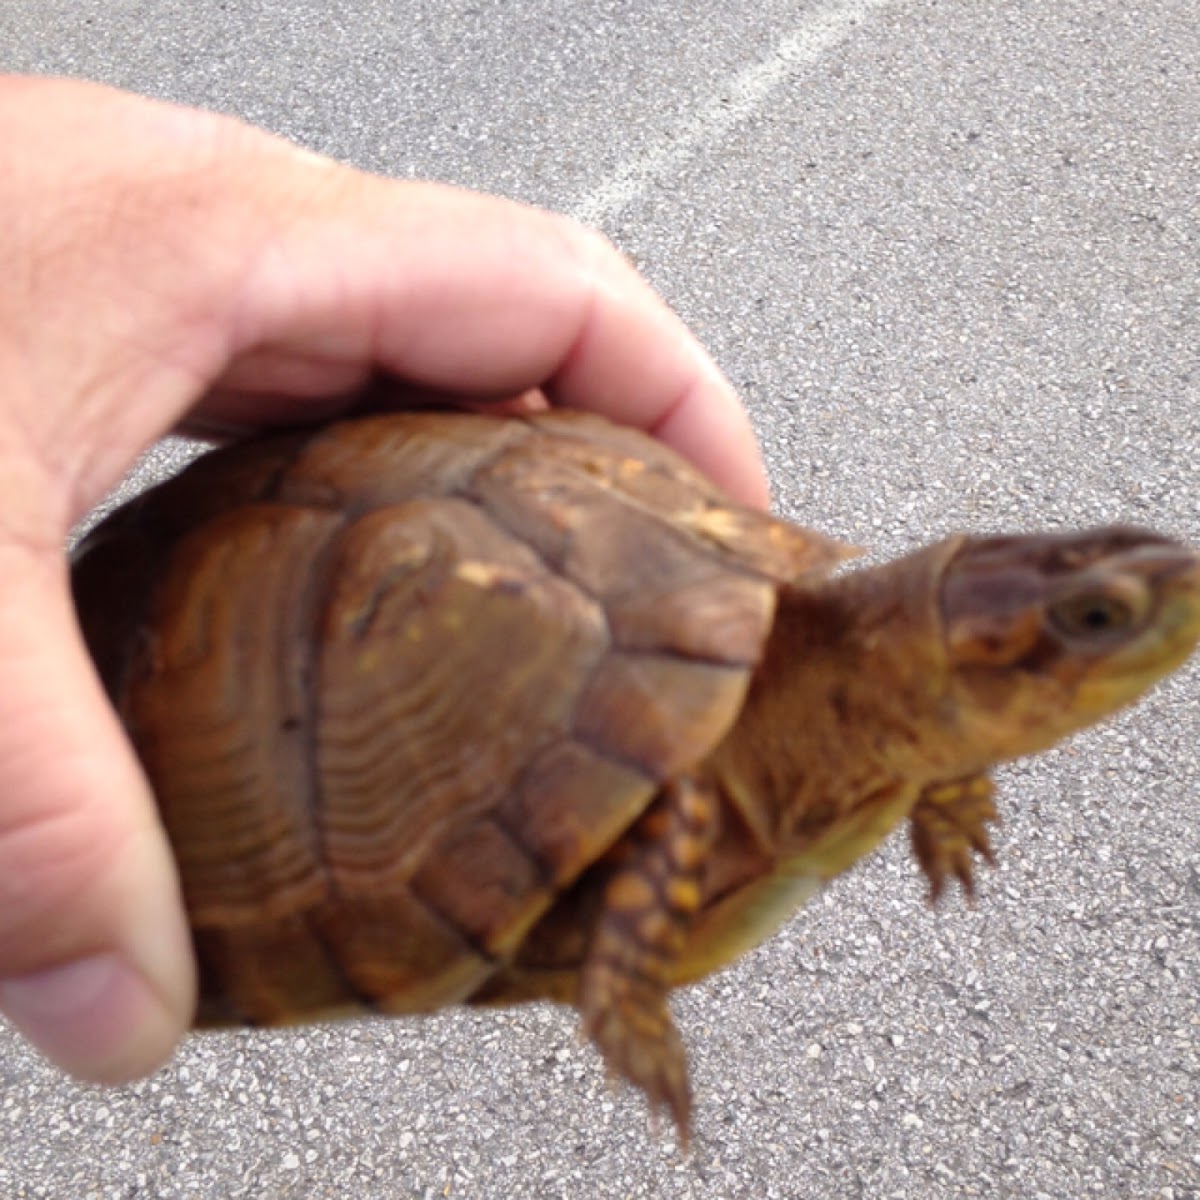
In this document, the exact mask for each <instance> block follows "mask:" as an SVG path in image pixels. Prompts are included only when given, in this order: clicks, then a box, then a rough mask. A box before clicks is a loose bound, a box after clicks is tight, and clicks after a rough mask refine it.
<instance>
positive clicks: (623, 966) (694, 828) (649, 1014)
mask: <svg viewBox="0 0 1200 1200" xmlns="http://www.w3.org/2000/svg"><path fill="white" fill-rule="evenodd" d="M716 817H717V805H716V801H715V799H714V798H713V797H712V796H711V795H710V794H708V793H706V792H704V791H702V790H701V789H700V788H698V787H696V786H695V784H693V783H691V782H690V781H687V780H679V781H676V782H673V783H671V784H668V785H667V787H666V788H665V789H664V791H663V794H662V796H661V797H660V798H659V799H658V800H657V801H656V802H655V804H654V806H653V807H652V808H651V809H649V811H648V812H647V813H646V815H645V816H644V817H643V818H642V820H641V821H640V822H639V823H638V824H637V825H636V826H635V827H634V830H633V832H632V834H631V835H630V836H631V842H632V844H631V845H629V846H628V848H627V850H626V852H625V854H624V855H623V857H622V858H621V859H620V860H619V862H618V864H617V866H616V868H615V870H614V872H613V875H612V877H611V878H610V879H609V881H608V883H607V884H606V885H605V888H604V895H603V899H602V901H601V907H600V915H599V918H598V920H597V922H596V927H595V930H594V932H593V935H592V943H591V946H590V948H589V950H588V956H587V961H586V962H585V963H584V967H583V972H582V976H581V980H580V992H579V1007H580V1010H581V1012H582V1014H583V1028H584V1031H585V1032H586V1033H587V1035H588V1036H589V1037H590V1038H591V1039H592V1041H593V1042H594V1043H595V1044H596V1046H597V1047H598V1049H599V1050H600V1053H601V1054H603V1056H604V1061H605V1062H606V1064H607V1065H608V1069H609V1071H610V1072H611V1073H612V1074H614V1075H619V1076H622V1077H623V1078H625V1079H627V1080H629V1082H630V1083H633V1084H635V1085H636V1086H637V1087H639V1088H641V1089H642V1091H644V1092H645V1093H646V1096H647V1098H648V1099H649V1101H650V1103H651V1105H652V1106H653V1107H656V1108H658V1107H665V1108H667V1109H668V1110H669V1111H670V1113H671V1116H672V1118H673V1119H674V1121H675V1126H676V1128H677V1129H678V1131H679V1138H680V1141H681V1142H682V1143H683V1145H684V1146H685V1147H686V1145H687V1140H688V1130H689V1118H690V1111H691V1092H690V1089H689V1086H688V1076H687V1060H686V1056H685V1054H684V1049H683V1042H682V1041H681V1040H680V1037H679V1031H678V1030H677V1029H676V1028H675V1023H674V1021H673V1020H672V1018H671V1012H670V1009H669V1007H668V1005H667V994H668V991H669V986H668V983H667V979H668V976H669V973H670V965H671V963H672V962H673V960H674V959H676V958H677V957H678V955H679V954H680V952H681V950H682V949H683V945H684V941H685V939H686V936H687V930H688V926H689V924H690V922H691V919H692V917H693V916H694V915H695V913H696V912H697V910H698V909H699V907H700V899H701V876H702V872H703V869H704V862H705V859H706V857H707V855H708V851H709V848H710V847H711V846H712V843H713V838H714V834H715V830H716Z"/></svg>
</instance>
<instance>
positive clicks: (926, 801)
mask: <svg viewBox="0 0 1200 1200" xmlns="http://www.w3.org/2000/svg"><path fill="white" fill-rule="evenodd" d="M995 790H996V789H995V786H994V785H993V783H992V781H991V780H990V779H989V778H988V777H987V776H986V775H971V776H968V777H967V778H965V779H955V780H952V781H951V782H949V783H938V784H933V785H931V786H930V787H927V788H926V789H925V790H924V791H923V792H922V793H921V796H920V798H919V799H918V800H917V803H916V805H915V806H914V808H913V811H912V845H913V852H914V853H915V854H916V856H917V862H919V863H920V864H921V870H922V871H924V872H925V876H926V878H927V879H928V880H929V899H930V902H931V903H936V902H937V899H938V897H939V896H940V895H941V894H942V890H943V888H944V887H945V885H946V877H947V876H948V875H954V876H955V877H956V878H957V879H958V881H959V883H961V884H962V889H963V891H964V892H966V894H967V898H968V899H969V900H973V899H974V897H975V879H974V875H973V867H972V859H971V854H972V852H974V853H976V854H979V855H980V856H982V857H983V858H984V859H985V860H986V861H987V862H988V863H990V864H991V865H992V866H995V862H996V859H995V856H994V855H993V854H992V847H991V843H990V842H989V841H988V831H987V827H988V823H989V822H991V821H995V820H996V819H997V815H996V802H995V799H994V796H995Z"/></svg>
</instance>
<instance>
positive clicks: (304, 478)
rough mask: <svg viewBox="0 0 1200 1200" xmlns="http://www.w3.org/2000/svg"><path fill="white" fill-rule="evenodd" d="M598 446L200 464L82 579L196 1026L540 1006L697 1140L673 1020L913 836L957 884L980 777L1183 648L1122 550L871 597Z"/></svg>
mask: <svg viewBox="0 0 1200 1200" xmlns="http://www.w3.org/2000/svg"><path fill="white" fill-rule="evenodd" d="M846 556H847V551H846V550H845V549H844V548H843V547H842V546H840V545H838V544H836V543H834V542H832V541H830V540H828V539H826V538H825V537H823V536H821V535H820V534H818V533H815V532H813V531H812V530H809V529H803V528H800V527H798V526H795V525H792V524H788V523H786V522H784V521H781V520H776V519H774V518H771V517H768V516H765V515H762V514H760V513H756V512H752V511H749V510H746V509H743V508H740V507H737V506H736V505H734V504H732V503H730V502H729V501H728V499H727V498H725V497H724V496H723V495H722V494H721V493H720V492H719V491H718V490H717V489H716V488H715V487H714V486H713V485H711V484H710V483H708V482H707V481H706V480H705V479H703V478H701V477H700V476H699V475H698V474H697V473H696V472H695V471H694V470H692V469H691V468H690V467H689V466H688V465H686V464H685V463H684V462H683V461H681V460H680V459H679V458H678V457H677V456H675V455H674V454H672V453H671V452H669V451H668V450H666V449H664V448H663V447H662V446H660V445H658V444H656V443H655V442H653V441H651V440H650V439H649V438H647V437H644V436H642V435H640V434H637V433H634V432H631V431H629V430H625V429H620V428H616V427H614V426H612V425H610V424H607V423H606V422H604V421H602V420H600V419H598V418H593V417H587V416H582V415H579V414H573V413H548V414H540V415H534V416H526V417H521V418H513V417H505V418H500V417H493V416H482V415H475V414H461V413H458V414H454V413H441V412H438V413H428V412H427V413H419V414H412V413H410V414H400V415H382V416H379V415H377V416H370V417H364V418H359V419H355V420H347V421H343V422H340V423H335V424H331V425H328V426H325V427H322V428H313V429H305V430H301V431H292V432H285V433H280V434H275V435H269V436H264V437H261V438H259V439H257V440H252V441H248V442H245V443H242V444H238V445H234V446H232V447H229V448H227V449H224V450H219V451H216V452H214V453H212V454H210V455H208V456H206V457H203V458H201V459H200V460H198V461H197V462H196V463H195V464H193V465H192V466H191V467H190V468H188V469H187V470H186V471H184V472H183V474H182V475H180V476H179V477H177V478H176V479H174V480H171V481H169V482H167V483H165V484H163V485H161V486H160V487H158V488H155V489H154V490H152V491H150V492H148V493H146V494H144V495H143V496H141V497H139V498H138V499H136V500H134V501H133V502H132V503H130V504H128V505H126V506H125V507H124V508H122V509H120V510H118V511H117V512H116V513H115V514H114V515H113V516H111V517H109V518H108V519H107V520H106V521H105V522H104V523H103V524H101V525H100V526H99V527H97V529H96V530H94V531H93V532H92V534H91V535H90V536H89V537H88V538H87V539H86V541H85V543H84V544H83V546H82V547H81V549H80V551H79V553H78V557H77V561H76V565H75V569H74V582H75V588H76V596H77V603H78V607H79V612H80V616H81V620H82V624H83V628H84V631H85V634H86V638H87V641H88V644H89V646H90V648H91V651H92V654H93V655H94V657H95V660H96V663H97V664H98V667H99V669H100V672H101V674H102V676H103V678H104V682H105V685H106V687H107V689H108V693H109V695H110V696H111V698H112V702H113V704H114V705H115V706H116V708H117V710H118V711H119V713H120V716H121V718H122V719H123V721H124V723H125V726H126V728H127V729H128V731H129V736H130V738H131V739H132V741H133V743H134V745H135V746H136V748H137V751H138V754H139V755H140V757H141V760H142V762H143V764H144V765H145V770H146V772H147V774H148V776H149V778H150V780H151V782H152V784H153V787H154V790H155V792H156V794H157V796H158V801H159V804H160V806H161V811H162V819H163V822H164V824H165V826H166V829H167V832H168V834H169V836H170V838H171V842H172V844H173V846H174V850H175V854H176V856H177V859H178V863H179V869H180V873H181V876H182V881H183V891H184V896H185V898H186V903H187V908H188V913H189V916H190V919H191V924H192V928H193V929H194V931H195V946H196V952H197V956H198V959H199V963H200V968H201V981H202V982H201V997H200V1007H199V1015H198V1023H199V1024H201V1025H212V1024H227V1023H231V1022H246V1023H252V1024H274V1023H279V1022H290V1021H298V1020H305V1019H316V1018H321V1017H324V1016H328V1015H330V1014H333V1013H337V1012H339V1011H346V1010H361V1009H370V1010H376V1011H381V1012H388V1013H402V1012H413V1011H421V1010H428V1009H433V1008H436V1007H439V1006H441V1005H446V1004H453V1003H459V1002H470V1003H505V1002H511V1001H520V1000H528V999H536V998H552V999H555V1000H561V1001H566V1002H568V1003H571V1004H574V1005H576V1006H578V1008H579V1009H580V1011H581V1013H582V1016H583V1023H584V1027H585V1029H586V1030H587V1032H588V1033H589V1034H590V1036H591V1037H592V1039H593V1040H594V1041H595V1043H596V1044H597V1045H598V1047H599V1048H600V1050H601V1052H602V1053H603V1055H604V1057H605V1059H606V1060H607V1062H608V1064H609V1066H610V1068H611V1069H612V1070H614V1071H615V1072H617V1073H618V1074H620V1075H623V1076H624V1077H626V1078H627V1079H629V1080H631V1081H633V1082H634V1083H635V1084H637V1085H638V1086H640V1087H641V1088H643V1089H644V1090H645V1092H646V1093H647V1095H648V1096H649V1098H650V1100H651V1101H652V1102H653V1103H655V1104H662V1105H666V1106H667V1107H668V1108H669V1110H670V1111H671V1113H672V1114H673V1116H674V1118H675V1120H676V1122H677V1123H678V1124H679V1126H680V1128H681V1130H683V1131H686V1127H687V1123H688V1111H689V1096H688V1084H687V1072H686V1065H685V1060H684V1054H683V1050H682V1047H681V1044H680V1041H679V1037H678V1035H677V1033H676V1030H675V1028H674V1026H673V1024H672V1021H671V1017H670V1014H669V1011H668V1007H667V997H668V993H669V991H670V989H672V988H674V987H676V986H678V985H680V984H683V983H686V982H688V981H690V980H694V979H696V978H698V977H700V976H702V975H704V974H706V973H707V972H709V971H711V970H712V969H714V968H715V967H717V966H720V965H721V964H723V963H727V962H729V961H730V960H731V959H733V958H734V957H735V956H737V955H739V954H740V953H742V952H743V951H744V950H746V949H747V948H748V947H750V946H752V945H754V944H755V943H757V942H758V941H760V940H761V939H762V938H763V937H765V936H766V935H767V934H769V933H770V932H771V931H772V930H773V929H775V928H776V927H777V926H778V924H779V923H780V922H781V921H782V920H783V919H785V918H786V917H787V916H788V915H789V914H790V913H791V912H792V911H793V910H794V909H795V908H796V907H797V906H798V905H799V904H800V903H801V902H802V901H803V900H804V899H805V898H806V897H807V896H808V895H810V894H811V893H812V891H813V890H814V889H815V888H817V887H818V886H819V885H820V884H821V883H822V882H823V881H825V880H827V879H829V878H830V877H831V876H833V875H836V874H837V873H838V872H840V871H843V870H844V869H845V868H847V867H848V866H850V864H851V863H853V862H854V861H855V860H856V859H858V858H860V857H861V856H862V855H864V854H865V853H867V852H868V851H869V850H871V849H872V848H873V847H874V846H875V845H876V844H877V843H878V842H879V841H880V840H881V839H882V838H883V837H884V836H885V835H886V834H887V833H888V832H889V831H890V830H891V829H892V828H893V827H894V826H895V825H897V824H898V823H899V822H901V821H902V820H904V819H905V818H908V819H909V821H910V825H911V829H912V838H913V845H914V848H915V851H916V855H917V858H918V861H919V862H920V864H921V866H922V868H923V869H924V871H925V873H926V874H927V875H928V877H929V879H930V881H931V883H932V887H933V891H934V893H935V894H936V892H937V891H938V890H939V889H940V888H941V886H942V884H943V881H944V879H945V878H946V876H947V875H948V874H953V875H956V876H957V877H958V878H960V879H961V880H962V882H963V884H964V885H966V886H968V887H969V886H970V883H971V866H970V856H971V852H972V851H978V852H980V853H982V854H984V855H989V853H990V852H989V849H988V842H987V836H986V832H985V830H986V824H987V822H988V821H989V820H990V819H991V818H992V817H993V816H994V815H995V810H994V808H993V804H992V798H991V786H990V784H989V783H988V780H987V775H986V771H987V770H988V768H989V766H990V765H991V764H993V763H996V762H999V761H1002V760H1006V759H1011V758H1013V757H1014V756H1017V755H1022V754H1028V753H1031V752H1035V751H1038V750H1041V749H1043V748H1045V747H1047V746H1049V745H1050V744H1052V743H1053V742H1055V741H1057V740H1058V739H1059V738H1061V737H1062V736H1063V735H1065V734H1067V733H1070V732H1071V731H1073V730H1076V729H1078V728H1080V727H1082V726H1084V725H1087V724H1089V723H1091V722H1093V721H1095V720H1096V719H1098V718H1100V717H1102V716H1104V715H1105V714H1107V713H1109V712H1111V711H1112V710H1114V709H1115V708H1117V707H1119V706H1121V705H1124V704H1126V703H1128V702H1129V701H1131V700H1133V699H1134V698H1135V697H1136V696H1137V695H1138V694H1139V693H1141V692H1142V691H1143V690H1144V689H1145V688H1146V687H1147V686H1148V685H1149V684H1151V683H1152V682H1153V681H1154V680H1156V679H1157V678H1159V677H1160V676H1161V675H1162V674H1164V673H1165V672H1167V671H1169V670H1170V669H1172V668H1173V667H1175V666H1176V665H1178V664H1179V663H1180V662H1182V661H1183V660H1184V658H1185V657H1186V656H1187V655H1188V654H1189V653H1190V652H1191V650H1192V648H1193V646H1194V644H1195V642H1196V640H1197V636H1198V634H1200V568H1198V565H1197V558H1196V557H1195V556H1194V555H1193V554H1192V553H1191V552H1189V551H1188V550H1185V549H1183V548H1182V547H1180V546H1179V545H1177V544H1175V543H1173V542H1171V541H1169V540H1168V539H1166V538H1163V537H1160V536H1157V535H1156V534H1153V533H1150V532H1147V531H1145V530H1139V529H1128V528H1111V529H1102V530H1097V531H1092V532H1088V533H1082V534H1077V535H1044V536H1033V537H999V538H992V537H989V538H974V537H961V536H960V537H952V538H949V539H948V540H945V541H942V542H940V543H938V544H936V545H933V546H930V547H928V548H927V549H924V550H921V551H919V552H918V553H915V554H912V555H910V556H909V557H906V558H903V559H900V560H899V561H896V562H893V563H890V564H888V565H885V566H880V567H872V568H869V569H863V570H858V571H852V572H841V573H837V572H834V570H833V568H834V567H835V565H836V564H838V563H839V562H840V561H841V560H842V559H843V558H845V557H846Z"/></svg>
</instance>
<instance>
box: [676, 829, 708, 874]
mask: <svg viewBox="0 0 1200 1200" xmlns="http://www.w3.org/2000/svg"><path fill="white" fill-rule="evenodd" d="M708 845H709V839H708V838H706V837H705V838H700V837H693V836H691V835H689V834H686V833H684V834H680V835H679V836H678V837H676V838H675V839H674V840H673V841H672V842H671V861H672V862H673V863H674V864H675V866H677V867H678V868H679V869H680V870H681V871H696V870H698V869H699V868H700V864H701V863H703V862H704V860H705V858H707V856H708Z"/></svg>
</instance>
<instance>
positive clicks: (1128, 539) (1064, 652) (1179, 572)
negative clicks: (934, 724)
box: [940, 527, 1200, 759]
mask: <svg viewBox="0 0 1200 1200" xmlns="http://www.w3.org/2000/svg"><path fill="white" fill-rule="evenodd" d="M940 604H941V619H942V627H943V630H944V634H945V643H946V653H947V656H948V660H949V667H950V676H951V679H950V693H949V695H950V696H951V697H952V699H951V704H952V706H953V709H954V715H955V719H956V723H960V724H961V727H962V730H963V732H964V733H967V735H968V737H969V739H970V741H971V742H972V743H974V745H975V746H977V747H978V748H979V749H980V751H981V752H983V753H984V754H990V755H992V756H994V757H995V758H997V759H1001V758H1012V757H1015V756H1016V755H1019V754H1027V753H1031V752H1035V751H1037V750H1040V749H1043V748H1044V747H1046V746H1048V745H1050V744H1052V743H1053V742H1055V741H1057V740H1058V739H1059V738H1061V737H1063V736H1064V735H1066V734H1068V733H1071V732H1073V731H1075V730H1077V729H1081V728H1083V727H1084V726H1087V725H1090V724H1092V723H1093V722H1095V721H1097V720H1099V719H1100V718H1102V717H1104V716H1106V715H1108V714H1109V713H1111V712H1114V711H1115V710H1116V709H1119V708H1122V707H1123V706H1125V705H1126V704H1129V703H1131V702H1132V701H1133V700H1135V699H1136V698H1137V697H1138V696H1140V695H1141V694H1142V693H1143V692H1144V691H1145V690H1146V689H1147V688H1148V687H1150V686H1151V685H1152V684H1153V683H1155V682H1156V681H1157V680H1159V679H1160V678H1162V677H1163V676H1164V675H1166V674H1167V673H1169V672H1170V671H1172V670H1174V669H1175V668H1176V667H1177V666H1179V665H1180V664H1181V663H1182V662H1183V661H1184V660H1185V659H1186V658H1187V657H1188V656H1189V655H1190V654H1191V652H1192V650H1193V649H1194V648H1195V646H1196V644H1197V641H1198V640H1200V556H1197V555H1196V554H1195V553H1194V552H1193V551H1191V550H1188V549H1186V548H1185V547H1183V546H1181V545H1180V544H1178V543H1177V542H1173V541H1171V540H1169V539H1168V538H1165V537H1162V536H1160V535H1159V534H1155V533H1152V532H1150V531H1148V530H1144V529H1135V528H1128V527H1112V528H1107V529H1098V530H1092V531H1089V532H1086V533H1078V534H1066V535H1040V536H1032V537H1002V538H963V539H961V540H960V541H959V542H958V544H957V548H956V549H955V550H954V552H953V555H952V557H951V558H950V560H949V562H948V563H947V564H946V567H945V570H944V573H943V575H942V580H941V586H940Z"/></svg>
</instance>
